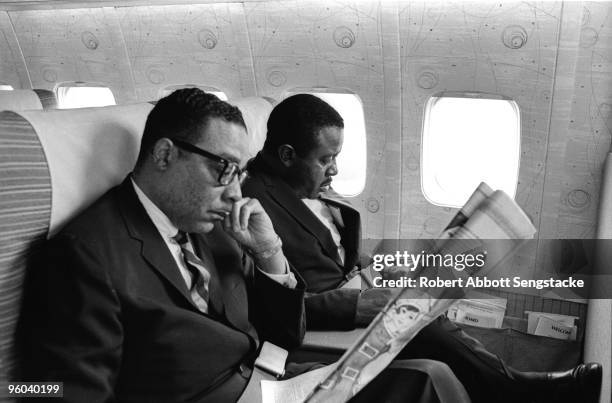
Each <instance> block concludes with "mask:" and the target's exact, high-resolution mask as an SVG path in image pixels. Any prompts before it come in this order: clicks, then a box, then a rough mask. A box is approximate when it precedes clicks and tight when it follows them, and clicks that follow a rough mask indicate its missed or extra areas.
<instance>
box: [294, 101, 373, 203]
mask: <svg viewBox="0 0 612 403" xmlns="http://www.w3.org/2000/svg"><path fill="white" fill-rule="evenodd" d="M304 93H308V94H312V95H315V96H317V97H319V98H321V99H323V100H324V101H325V102H327V103H328V104H330V105H331V106H332V107H333V108H334V109H336V110H337V111H338V113H339V114H340V116H342V119H343V120H344V144H343V145H342V152H341V153H340V154H339V155H338V158H337V159H336V161H337V165H338V175H336V177H335V178H334V181H333V183H332V186H333V188H334V190H335V191H336V192H338V193H340V194H341V195H343V196H350V197H352V196H357V195H358V194H360V193H361V192H362V191H363V189H364V188H365V182H366V161H367V153H366V129H365V118H364V114H363V105H362V103H361V99H360V98H359V96H357V95H356V94H351V93H347V92H343V93H340V92H328V91H326V92H322V91H312V90H310V91H308V90H292V91H288V93H286V94H285V96H284V97H283V98H287V97H289V96H291V95H295V94H304Z"/></svg>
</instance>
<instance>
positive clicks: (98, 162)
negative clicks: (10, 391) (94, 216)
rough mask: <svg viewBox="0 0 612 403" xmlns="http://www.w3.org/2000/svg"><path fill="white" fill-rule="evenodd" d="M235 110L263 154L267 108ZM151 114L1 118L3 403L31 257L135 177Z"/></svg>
mask: <svg viewBox="0 0 612 403" xmlns="http://www.w3.org/2000/svg"><path fill="white" fill-rule="evenodd" d="M232 103H234V104H236V105H237V106H238V107H239V108H240V109H241V111H242V112H243V115H244V117H245V121H246V124H247V129H248V131H249V133H250V135H251V136H253V137H252V139H255V138H256V140H251V141H250V142H251V143H253V142H255V144H254V145H253V144H252V145H251V147H250V149H252V150H255V149H257V147H259V148H261V144H263V140H262V139H261V136H262V135H263V136H264V137H265V132H266V129H265V122H266V120H265V119H267V114H269V110H270V109H271V105H270V102H269V101H267V100H265V99H262V98H246V99H238V100H235V101H232ZM152 108H153V105H152V104H149V103H142V104H134V105H123V106H109V107H102V108H83V109H64V110H52V111H42V110H40V111H22V112H19V113H17V112H12V111H4V112H0V402H3V401H9V400H7V397H6V391H7V388H6V383H7V382H8V381H9V380H19V377H18V374H17V373H16V371H17V364H18V361H19V358H18V352H17V349H16V347H15V330H16V325H17V320H18V315H19V311H20V307H21V296H22V286H23V280H24V277H25V273H26V267H27V264H28V257H29V256H30V255H31V254H32V252H33V251H34V250H35V249H36V248H37V247H38V246H39V245H40V244H41V243H42V242H43V241H44V240H45V239H46V238H47V237H48V236H50V235H52V234H54V233H56V232H57V231H58V230H59V229H61V227H62V226H63V225H65V224H66V222H67V221H68V220H70V218H72V217H73V216H74V215H75V214H77V213H78V212H79V211H81V210H83V209H84V208H85V207H87V206H88V205H89V204H90V203H92V202H93V201H94V200H95V199H97V198H98V197H99V196H101V195H102V194H103V193H104V192H106V191H107V190H108V189H109V188H111V187H112V186H114V185H116V184H118V183H120V182H121V180H122V179H123V178H124V177H125V176H126V175H127V174H128V173H129V172H130V171H131V170H132V168H133V166H134V163H135V161H136V158H137V154H138V150H139V147H140V139H141V136H142V132H143V129H144V125H145V122H146V117H147V115H148V114H149V112H150V110H151V109H152ZM260 113H261V114H265V118H259V117H258V116H259V114H260ZM262 133H263V134H262ZM255 136H257V137H255ZM253 155H254V154H253Z"/></svg>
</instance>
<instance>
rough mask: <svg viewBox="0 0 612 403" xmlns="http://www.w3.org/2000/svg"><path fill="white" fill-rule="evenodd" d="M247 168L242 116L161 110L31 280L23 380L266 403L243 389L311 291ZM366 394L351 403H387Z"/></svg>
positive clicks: (68, 391)
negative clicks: (124, 169)
mask: <svg viewBox="0 0 612 403" xmlns="http://www.w3.org/2000/svg"><path fill="white" fill-rule="evenodd" d="M246 155H247V134H246V127H245V123H244V121H243V119H242V115H241V113H240V111H239V110H238V109H237V108H235V107H233V106H231V105H229V104H227V103H225V102H223V101H220V100H219V99H217V98H216V97H215V96H213V95H209V94H205V93H204V92H202V91H200V90H198V89H184V90H179V91H176V92H174V93H172V94H171V95H169V96H168V97H166V98H163V99H161V100H160V101H159V102H158V103H157V105H156V106H155V107H154V108H153V110H152V111H151V113H150V114H149V116H148V118H147V122H146V125H145V129H144V134H143V137H142V143H141V149H140V154H139V157H138V161H137V163H136V166H135V168H134V171H133V173H132V174H131V175H129V176H128V177H127V178H126V179H125V180H124V181H123V183H122V184H121V185H119V186H118V187H115V188H113V189H111V190H110V191H109V192H108V193H106V194H105V195H104V196H102V197H101V198H100V199H99V200H98V201H96V202H95V203H94V204H93V205H92V206H90V207H89V208H87V209H86V210H85V211H84V212H83V213H81V214H80V215H79V216H77V217H76V218H75V219H73V220H72V221H71V222H70V223H69V224H68V225H67V226H66V227H65V228H64V229H63V230H62V231H61V232H60V233H59V234H58V235H57V236H56V237H54V238H53V239H52V240H51V241H50V242H49V243H48V244H47V245H46V247H45V248H44V251H43V253H42V255H41V257H40V259H39V262H38V264H37V265H34V267H32V271H31V279H30V281H29V283H28V284H27V286H26V294H27V296H26V298H25V301H24V316H23V319H24V320H23V322H22V325H23V326H22V327H23V329H24V333H25V334H24V335H23V337H20V340H22V341H24V344H25V347H26V348H25V349H24V350H25V353H26V359H25V361H24V363H25V374H24V378H25V379H24V380H30V381H36V382H41V381H55V382H63V386H64V389H63V401H66V402H79V403H82V402H111V401H119V402H164V403H165V402H214V403H217V402H235V401H237V400H238V399H239V398H240V399H241V403H249V402H256V401H258V400H256V399H252V397H255V396H254V395H249V394H248V392H245V388H247V390H251V389H249V388H248V387H247V384H248V385H250V386H253V385H254V388H255V391H257V390H258V389H259V384H258V383H257V381H256V380H254V379H256V378H255V375H253V374H259V373H260V372H259V370H257V369H254V361H255V359H256V357H257V356H258V354H260V352H259V348H260V346H261V344H262V342H263V341H264V340H266V341H270V342H272V343H275V344H277V345H279V346H282V347H285V348H291V347H294V346H296V345H297V344H298V343H299V342H300V341H301V339H302V337H303V334H304V326H305V324H304V308H303V306H304V302H303V297H304V283H303V280H301V278H300V276H299V275H296V274H294V273H292V272H291V267H290V266H289V264H288V263H287V260H286V259H285V256H284V254H283V251H282V249H281V246H282V244H281V242H280V239H279V237H278V236H277V235H276V232H275V231H274V228H273V227H272V223H271V221H270V219H269V217H268V215H267V214H266V213H265V211H264V210H263V209H262V207H261V205H260V204H259V202H258V201H257V200H255V199H249V198H243V197H242V194H241V189H240V181H241V179H243V178H244V176H245V175H244V171H243V170H242V167H243V166H244V165H245V164H246ZM264 347H265V345H264ZM274 351H275V350H272V352H274ZM262 354H263V353H262ZM313 365H316V364H304V365H301V366H299V365H296V364H293V365H288V366H287V367H286V368H285V369H286V372H287V374H286V376H289V374H291V373H299V372H302V371H304V370H306V369H308V368H310V367H312V366H313ZM440 365H442V364H440ZM439 368H442V370H439V371H438V372H439V374H440V375H439V376H442V377H444V374H445V372H444V368H445V367H439ZM282 370H283V367H282V365H281V367H280V370H279V371H278V372H279V373H282ZM446 370H448V369H447V368H446ZM440 371H441V372H440ZM448 372H450V371H448ZM387 375H388V376H386V377H383V378H380V380H379V381H378V384H377V385H375V386H376V387H377V388H379V389H390V390H391V389H392V390H394V392H393V393H394V395H399V396H404V397H407V398H410V399H411V400H410V401H414V402H421V401H429V396H430V394H432V391H434V390H435V389H436V387H437V386H436V385H433V384H432V383H431V382H430V380H429V378H428V376H427V375H425V374H424V373H423V372H419V373H414V374H413V373H412V372H408V373H407V372H406V370H400V372H397V371H396V372H393V371H391V373H389V374H387ZM412 375H414V376H412ZM262 376H263V375H262ZM449 381H450V382H451V383H452V382H454V383H455V384H456V385H458V386H457V387H458V388H459V389H458V390H459V391H460V392H461V391H462V390H463V389H462V387H461V386H460V384H459V383H458V381H456V379H455V378H454V377H453V376H452V374H451V375H450V377H449ZM249 382H251V383H249ZM392 383H394V384H395V386H396V387H395V388H392V387H391V384H392ZM449 391H450V392H448V391H447V395H449V396H452V399H447V400H446V402H449V401H453V402H456V401H458V400H457V398H458V397H457V396H459V395H458V394H457V393H452V392H454V391H455V389H449ZM364 392H365V394H362V395H361V396H362V398H361V400H356V402H359V401H368V399H369V398H370V397H371V396H379V395H380V394H379V393H378V392H377V390H374V389H371V388H370V389H368V390H365V389H364ZM368 393H369V394H368ZM463 393H465V392H464V391H463ZM255 395H256V394H255ZM434 395H435V393H434ZM434 398H435V396H433V397H432V399H434ZM249 399H250V400H249ZM421 399H424V400H421ZM433 401H441V400H440V399H437V398H435V400H433Z"/></svg>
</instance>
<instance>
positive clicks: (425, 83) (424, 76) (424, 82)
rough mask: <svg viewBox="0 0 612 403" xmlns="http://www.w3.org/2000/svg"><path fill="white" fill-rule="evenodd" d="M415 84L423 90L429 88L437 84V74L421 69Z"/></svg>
mask: <svg viewBox="0 0 612 403" xmlns="http://www.w3.org/2000/svg"><path fill="white" fill-rule="evenodd" d="M417 85H418V86H419V87H421V88H423V89H424V90H429V89H432V88H433V87H435V86H436V85H438V75H437V74H436V72H435V71H430V70H427V71H423V72H422V73H421V74H419V76H418V77H417Z"/></svg>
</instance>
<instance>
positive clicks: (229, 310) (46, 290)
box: [23, 179, 305, 402]
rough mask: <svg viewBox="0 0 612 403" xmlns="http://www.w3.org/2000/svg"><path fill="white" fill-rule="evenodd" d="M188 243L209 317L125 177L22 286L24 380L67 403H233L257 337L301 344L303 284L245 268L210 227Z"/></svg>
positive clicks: (236, 251)
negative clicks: (46, 385) (55, 388)
mask: <svg viewBox="0 0 612 403" xmlns="http://www.w3.org/2000/svg"><path fill="white" fill-rule="evenodd" d="M192 239H195V241H194V244H195V245H194V246H195V248H196V250H198V251H199V253H200V256H201V257H202V259H203V260H204V263H205V265H206V267H207V269H208V270H209V271H210V272H211V283H210V307H211V311H212V312H211V314H210V315H209V314H203V313H201V312H200V311H198V309H197V308H196V307H195V305H194V304H193V302H192V301H191V299H190V297H189V292H188V290H187V286H186V285H185V282H184V280H183V279H182V277H181V275H180V273H179V270H178V268H177V267H176V263H175V261H174V260H173V258H172V256H171V254H170V252H169V251H168V248H167V247H166V245H165V244H164V242H163V240H162V238H161V236H160V234H159V232H158V231H157V229H156V228H155V226H154V225H153V223H152V222H151V220H150V219H149V217H148V215H147V214H146V211H145V210H144V208H143V207H142V205H141V204H140V202H139V200H138V199H137V196H136V194H135V192H134V190H133V187H132V185H131V183H130V181H129V179H126V180H125V181H124V183H123V184H122V185H120V186H119V187H117V188H114V189H112V190H110V191H109V192H108V193H107V194H106V195H104V196H103V197H102V198H101V199H100V200H98V201H97V202H96V203H95V204H94V205H93V206H91V207H90V208H88V209H87V210H86V211H85V212H84V213H82V214H81V215H80V216H78V217H77V218H76V219H74V220H73V221H72V222H71V223H70V224H69V225H68V226H67V227H66V228H65V229H64V230H62V231H61V233H60V234H59V235H58V236H56V237H55V238H54V239H53V240H52V241H50V242H49V243H48V245H47V247H46V248H45V251H44V253H43V254H42V258H41V260H40V264H39V265H37V267H35V268H34V270H33V271H32V273H31V278H30V280H29V284H28V288H27V289H26V293H27V295H26V301H25V306H26V308H25V315H24V321H23V331H24V332H25V336H26V338H27V343H26V350H28V351H29V352H30V353H31V354H29V358H28V361H27V362H26V370H27V371H26V373H27V375H28V378H29V379H32V380H36V381H46V380H55V381H63V382H64V396H65V400H66V401H74V402H106V401H114V400H117V401H121V402H136V401H138V402H142V401H146V402H183V401H197V402H221V401H222V402H226V401H228V402H229V401H235V400H237V399H238V397H239V396H240V394H241V392H242V390H243V389H244V387H245V386H246V383H247V381H248V377H249V373H250V371H248V369H245V368H247V367H248V365H250V361H252V359H253V357H254V356H255V352H256V350H257V348H258V343H259V342H258V340H261V339H267V340H270V341H272V342H274V343H276V344H279V345H282V346H284V347H294V346H296V345H297V344H299V343H300V341H301V339H302V337H303V334H304V326H305V324H304V312H303V294H304V291H303V282H302V281H301V280H298V281H299V282H300V283H299V284H298V287H297V288H296V289H288V288H286V287H283V286H281V285H280V284H278V283H276V282H274V281H273V280H271V279H269V278H268V277H267V276H265V275H264V274H262V273H260V272H259V270H254V268H253V264H252V261H251V260H250V259H249V258H248V256H246V255H244V254H243V253H242V251H241V249H240V248H239V247H238V246H237V244H236V243H235V242H234V241H233V240H232V239H230V238H229V237H228V236H227V235H225V234H224V233H223V231H222V230H220V229H217V228H216V229H215V230H214V231H213V232H211V233H210V234H207V235H205V236H194V237H192ZM296 277H299V276H296ZM256 329H257V331H256ZM258 334H259V337H258ZM244 363H246V364H247V365H246V366H245V365H244Z"/></svg>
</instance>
